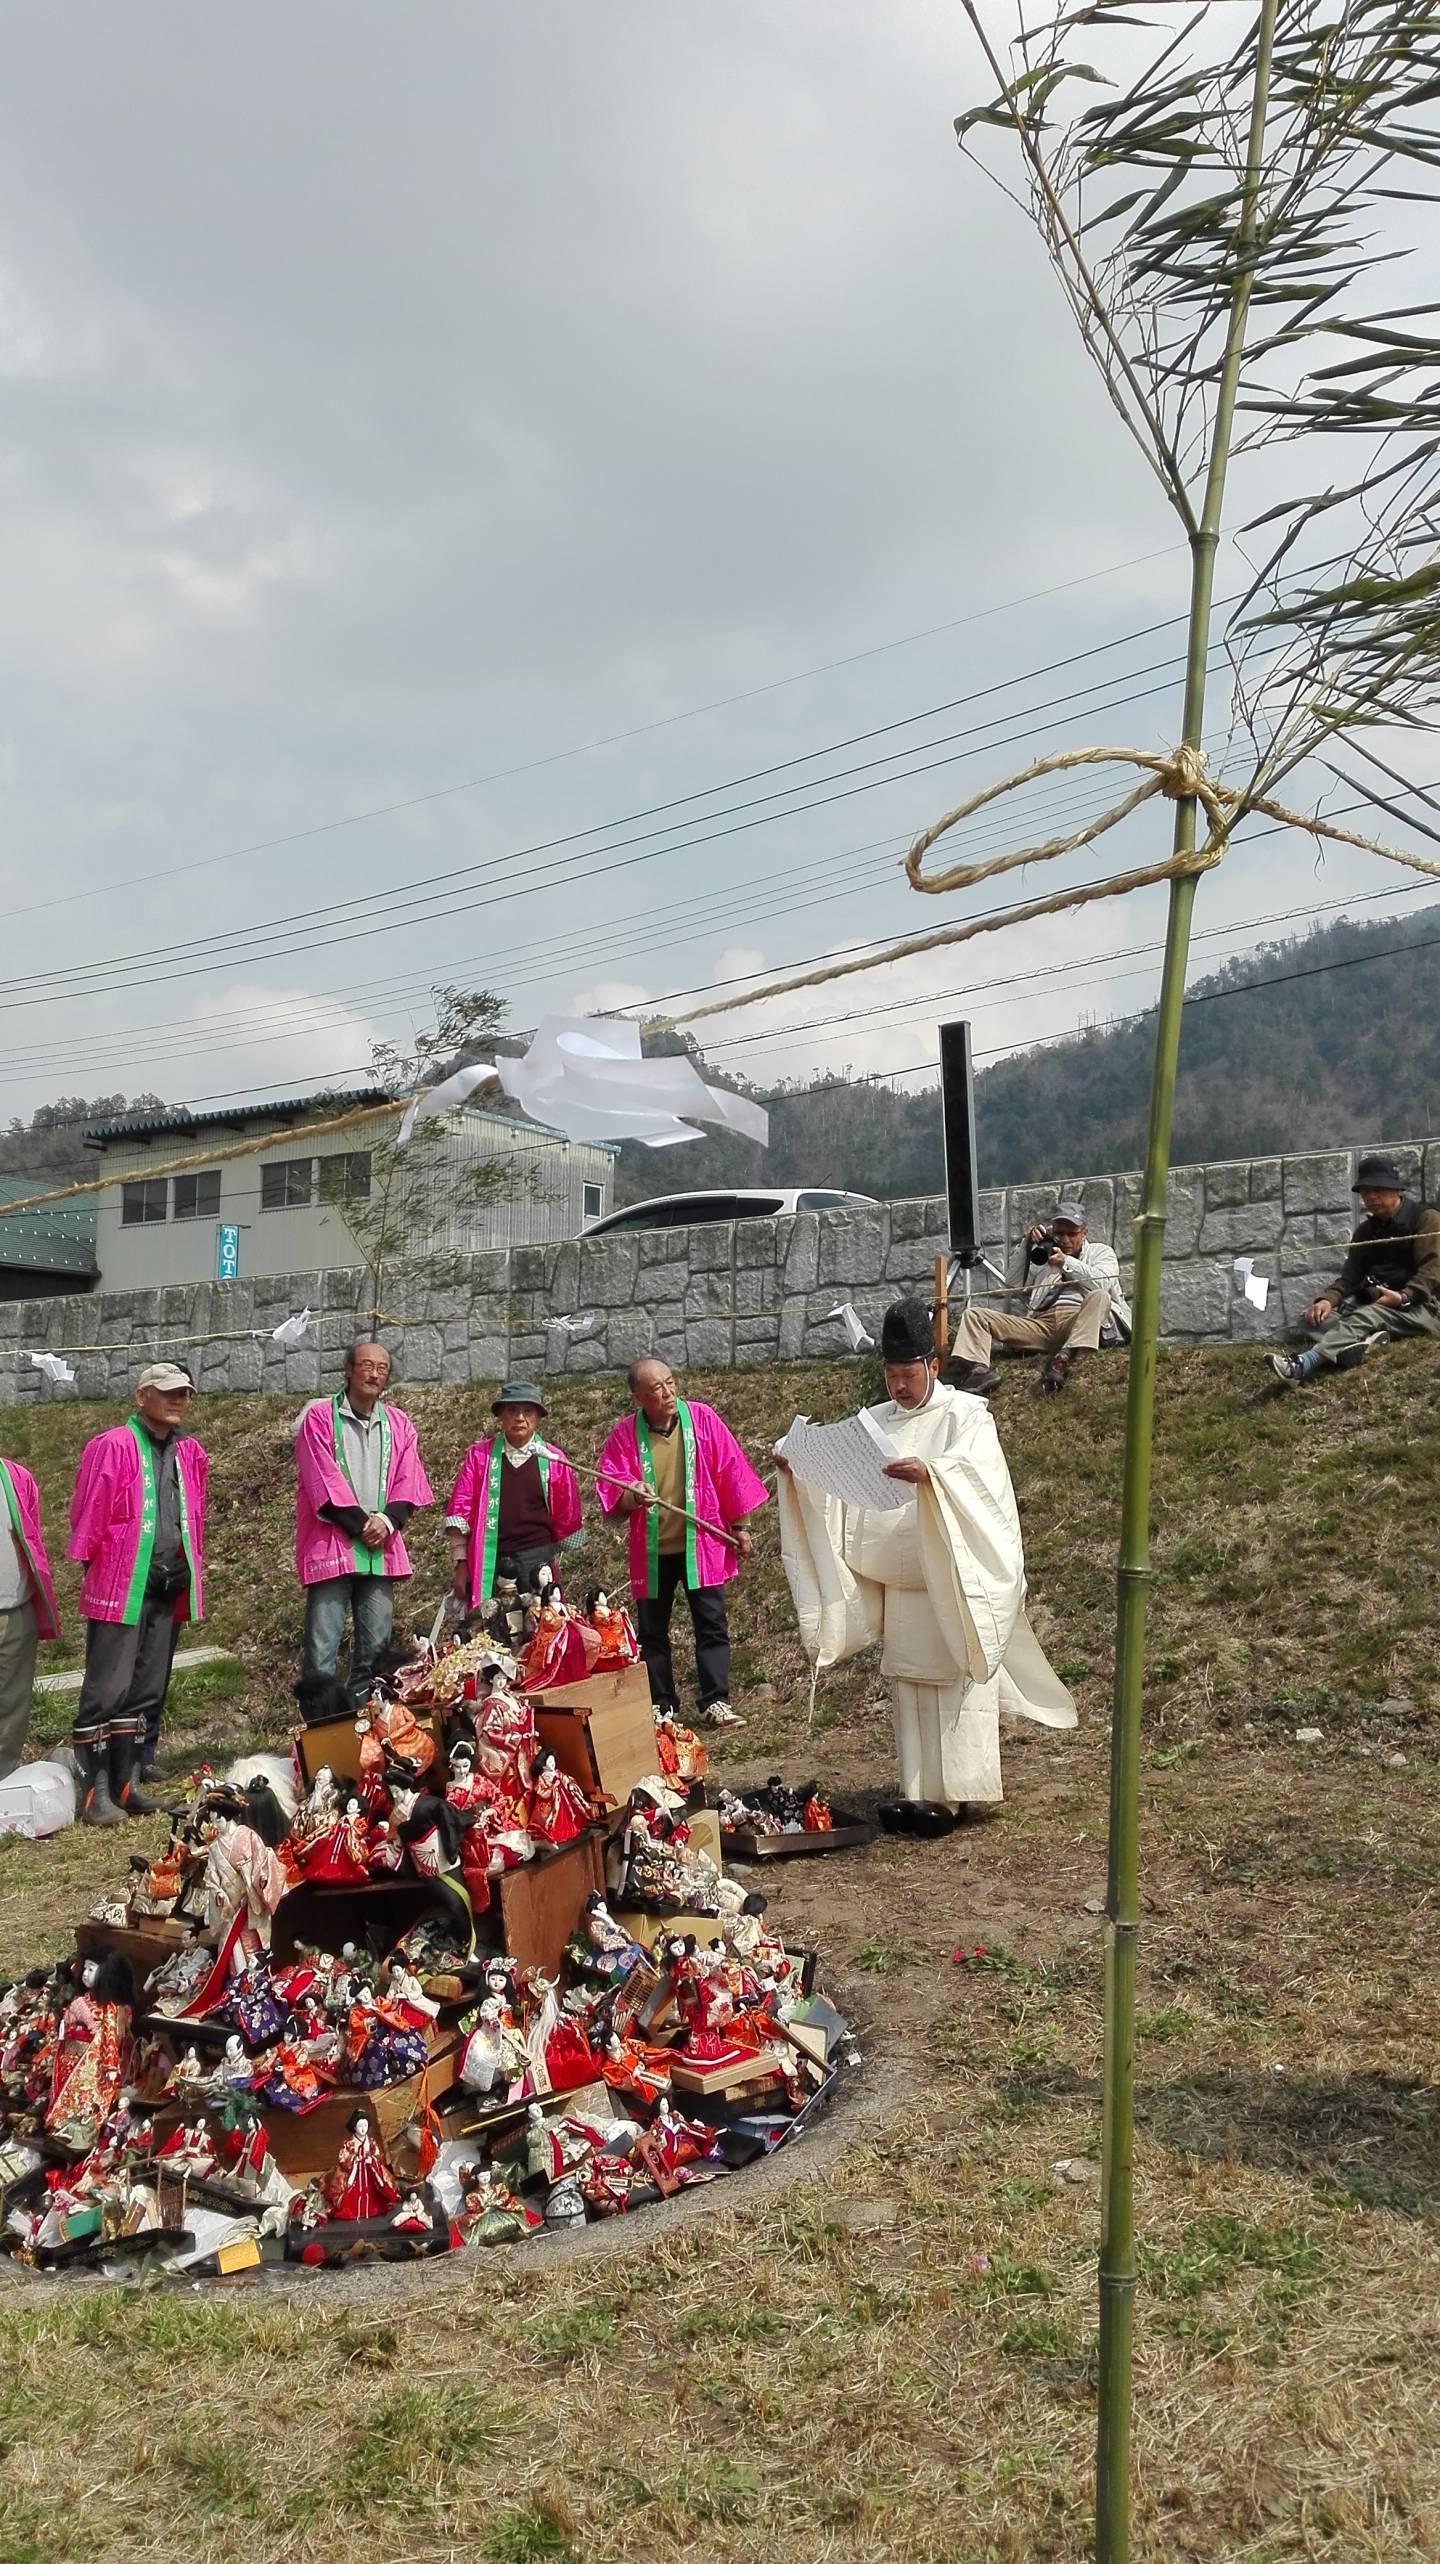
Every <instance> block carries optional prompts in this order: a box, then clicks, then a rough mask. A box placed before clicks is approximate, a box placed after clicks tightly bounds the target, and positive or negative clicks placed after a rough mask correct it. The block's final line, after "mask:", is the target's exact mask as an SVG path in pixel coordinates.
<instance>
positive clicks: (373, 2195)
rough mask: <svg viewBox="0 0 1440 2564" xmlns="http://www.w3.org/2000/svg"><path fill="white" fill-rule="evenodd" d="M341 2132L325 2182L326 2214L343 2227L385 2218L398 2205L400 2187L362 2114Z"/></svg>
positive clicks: (367, 2121)
mask: <svg viewBox="0 0 1440 2564" xmlns="http://www.w3.org/2000/svg"><path fill="white" fill-rule="evenodd" d="M345 2129H346V2132H345V2136H344V2138H343V2139H342V2141H341V2145H340V2151H339V2154H338V2155H337V2157H336V2160H335V2168H334V2171H333V2172H331V2173H330V2174H329V2175H328V2176H327V2178H326V2182H325V2198H326V2203H327V2205H328V2207H329V2210H330V2214H331V2216H332V2217H334V2218H336V2219H337V2220H343V2221H344V2222H345V2223H346V2224H356V2223H358V2222H359V2221H360V2220H361V2219H362V2218H365V2217H388V2216H389V2215H390V2214H391V2212H392V2211H393V2210H394V2209H396V2208H398V2207H399V2205H400V2185H399V2183H398V2182H397V2181H396V2179H395V2176H394V2174H393V2173H392V2171H391V2169H390V2166H389V2164H388V2163H387V2162H386V2160H385V2155H384V2150H383V2148H382V2147H381V2145H380V2142H379V2139H378V2138H377V2137H375V2136H374V2135H373V2134H372V2132H371V2127H370V2122H369V2119H368V2118H367V2117H366V2115H365V2112H364V2111H363V2110H357V2111H356V2112H355V2114H354V2116H353V2118H350V2119H348V2120H347V2121H346V2123H345Z"/></svg>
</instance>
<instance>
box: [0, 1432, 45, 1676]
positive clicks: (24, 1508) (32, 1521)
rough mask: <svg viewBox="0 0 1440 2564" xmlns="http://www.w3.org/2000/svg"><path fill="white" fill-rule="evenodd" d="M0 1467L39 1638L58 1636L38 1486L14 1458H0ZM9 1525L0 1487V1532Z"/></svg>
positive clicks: (8, 1514)
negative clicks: (8, 1488)
mask: <svg viewBox="0 0 1440 2564" xmlns="http://www.w3.org/2000/svg"><path fill="white" fill-rule="evenodd" d="M0 1469H3V1470H4V1472H5V1475H6V1476H7V1477H8V1479H9V1481H10V1485H11V1488H12V1489H13V1491H14V1496H15V1509H16V1511H17V1513H18V1514H19V1516H20V1546H21V1549H22V1551H23V1553H24V1558H25V1565H26V1567H27V1569H28V1570H29V1576H30V1601H31V1605H32V1607H33V1609H34V1613H35V1626H36V1628H37V1629H38V1630H39V1632H40V1635H41V1637H42V1638H58V1637H59V1635H60V1614H59V1611H58V1609H57V1607H56V1602H55V1586H54V1582H53V1579H52V1577H51V1574H50V1561H49V1559H48V1558H47V1557H46V1555H45V1535H44V1533H43V1531H42V1530H41V1528H40V1490H39V1488H38V1487H37V1486H36V1484H35V1481H34V1479H33V1478H32V1477H31V1475H30V1472H29V1470H28V1469H25V1468H22V1467H21V1464H20V1462H19V1461H18V1460H0ZM10 1528H12V1526H11V1523H10V1509H9V1506H8V1505H7V1504H6V1503H5V1498H4V1493H3V1491H0V1533H3V1532H4V1531H5V1530H7V1529H10Z"/></svg>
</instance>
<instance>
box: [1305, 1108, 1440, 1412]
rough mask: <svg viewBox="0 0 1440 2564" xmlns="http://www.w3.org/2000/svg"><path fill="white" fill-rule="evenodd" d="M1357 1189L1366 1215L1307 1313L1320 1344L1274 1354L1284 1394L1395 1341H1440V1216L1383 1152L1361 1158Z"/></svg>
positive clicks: (1306, 1316) (1356, 1172)
mask: <svg viewBox="0 0 1440 2564" xmlns="http://www.w3.org/2000/svg"><path fill="white" fill-rule="evenodd" d="M1352 1190H1353V1191H1354V1192H1356V1193H1357V1194H1358V1195H1359V1197H1360V1201H1361V1204H1362V1206H1363V1208H1364V1212H1365V1217H1364V1219H1363V1220H1362V1221H1361V1222H1360V1225H1359V1227H1358V1228H1357V1229H1356V1231H1355V1234H1354V1236H1353V1237H1352V1238H1351V1240H1350V1252H1349V1254H1348V1255H1347V1256H1346V1258H1345V1261H1344V1263H1343V1264H1342V1265H1341V1267H1340V1271H1339V1273H1338V1275H1337V1276H1336V1279H1335V1280H1334V1281H1333V1282H1332V1283H1331V1284H1330V1286H1329V1288H1328V1290H1324V1291H1322V1292H1321V1293H1320V1294H1319V1296H1318V1298H1316V1299H1314V1300H1312V1301H1311V1303H1310V1306H1309V1308H1308V1309H1306V1310H1304V1311H1303V1312H1302V1319H1303V1323H1304V1324H1305V1325H1306V1326H1307V1327H1315V1328H1316V1329H1318V1333H1317V1336H1316V1340H1315V1342H1314V1343H1313V1344H1312V1345H1308V1346H1307V1347H1306V1349H1305V1351H1304V1352H1303V1353H1272V1354H1271V1356H1270V1364H1271V1368H1272V1370H1273V1371H1274V1372H1275V1375H1276V1377H1277V1379H1280V1380H1283V1381H1284V1383H1285V1385H1286V1387H1287V1389H1288V1388H1295V1387H1297V1386H1298V1385H1299V1384H1300V1383H1301V1382H1302V1381H1305V1380H1313V1379H1314V1377H1315V1375H1316V1373H1317V1372H1319V1371H1324V1370H1340V1371H1348V1370H1350V1369H1351V1367H1352V1366H1353V1365H1354V1364H1355V1363H1357V1362H1363V1361H1364V1359H1365V1356H1366V1354H1367V1353H1369V1352H1370V1351H1372V1349H1373V1348H1374V1347H1375V1346H1376V1345H1377V1344H1388V1343H1391V1342H1393V1341H1394V1339H1395V1337H1396V1336H1401V1335H1440V1211H1433V1210H1431V1208H1430V1207H1429V1205H1428V1203H1425V1202H1422V1201H1420V1200H1419V1199H1418V1198H1417V1197H1416V1195H1414V1194H1413V1193H1411V1191H1410V1189H1409V1186H1408V1184H1407V1183H1406V1180H1405V1177H1404V1175H1403V1174H1402V1172H1401V1170H1400V1168H1399V1167H1398V1166H1397V1165H1396V1163H1395V1160H1394V1158H1393V1157H1386V1156H1384V1155H1382V1154H1381V1153H1380V1152H1379V1151H1378V1150H1372V1151H1370V1153H1369V1154H1368V1155H1367V1156H1365V1157H1362V1158H1361V1160H1360V1163H1359V1166H1358V1167H1357V1168H1356V1170H1355V1182H1354V1185H1353V1187H1352Z"/></svg>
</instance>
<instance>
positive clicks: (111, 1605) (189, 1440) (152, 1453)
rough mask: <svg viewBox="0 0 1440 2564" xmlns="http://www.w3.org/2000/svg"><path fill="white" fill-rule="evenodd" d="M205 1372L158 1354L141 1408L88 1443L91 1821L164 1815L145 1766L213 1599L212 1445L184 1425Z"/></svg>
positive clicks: (83, 1697) (73, 1507)
mask: <svg viewBox="0 0 1440 2564" xmlns="http://www.w3.org/2000/svg"><path fill="white" fill-rule="evenodd" d="M193 1391H194V1383H193V1381H192V1380H191V1377H190V1374H189V1372H188V1371H187V1370H186V1369H185V1367H184V1365H183V1363H179V1362H152V1363H150V1364H149V1365H148V1366H147V1368H146V1369H145V1370H143V1371H142V1372H141V1374H140V1377H139V1379H138V1381H137V1382H136V1385H135V1413H134V1414H133V1415H132V1416H129V1417H127V1419H126V1421H125V1423H124V1424H117V1425H113V1426H112V1427H111V1429H110V1431H109V1432H108V1433H97V1434H96V1435H95V1436H94V1438H93V1440H91V1441H89V1442H87V1443H86V1445H85V1448H84V1450H83V1451H82V1452H81V1454H80V1469H79V1474H78V1476H77V1478H76V1480H75V1493H74V1495H73V1496H72V1497H71V1499H70V1555H71V1557H72V1558H78V1559H79V1560H80V1561H81V1562H82V1563H83V1565H84V1569H85V1581H84V1583H83V1584H82V1586H81V1588H80V1609H81V1612H82V1613H83V1615H84V1619H85V1674H84V1679H83V1681H82V1683H81V1685H80V1701H79V1706H78V1707H77V1709H76V1712H75V1733H74V1750H75V1764H76V1769H77V1771H78V1772H79V1775H80V1814H81V1817H82V1819H83V1820H84V1822H85V1823H86V1824H87V1825H118V1824H119V1822H120V1820H121V1817H122V1815H123V1816H153V1815H154V1813H155V1811H156V1807H157V1804H158V1802H157V1801H156V1800H155V1799H153V1798H149V1797H147V1796H146V1794H145V1792H144V1791H143V1790H142V1789H141V1787H140V1783H139V1779H138V1777H137V1774H138V1772H139V1768H140V1764H141V1760H142V1757H143V1759H144V1761H145V1763H146V1764H147V1765H151V1764H153V1762H154V1757H155V1749H156V1745H157V1742H158V1739H159V1733H160V1713H161V1711H162V1710H163V1708H164V1706H165V1694H166V1692H167V1691H168V1690H169V1688H170V1669H171V1666H172V1664H173V1663H174V1659H175V1641H176V1639H177V1638H178V1637H179V1635H180V1629H181V1624H182V1623H183V1622H184V1621H187V1620H199V1619H200V1618H201V1617H202V1614H203V1610H204V1600H205V1595H204V1575H205V1482H206V1479H207V1478H208V1476H209V1472H210V1462H209V1459H208V1457H207V1455H206V1453H205V1452H204V1451H203V1450H202V1449H201V1447H200V1444H199V1443H198V1442H197V1441H196V1440H195V1439H194V1437H193V1435H191V1434H188V1433H182V1432H181V1431H180V1426H181V1424H182V1423H183V1422H184V1420H185V1417H186V1415H187V1414H188V1412H189V1407H190V1399H191V1397H192V1395H193Z"/></svg>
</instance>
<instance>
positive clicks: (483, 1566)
mask: <svg viewBox="0 0 1440 2564" xmlns="http://www.w3.org/2000/svg"><path fill="white" fill-rule="evenodd" d="M525 1456H526V1459H527V1460H528V1459H530V1458H531V1457H532V1456H533V1458H534V1459H536V1460H537V1461H538V1462H539V1464H540V1492H541V1494H542V1495H543V1497H544V1499H545V1502H546V1504H547V1506H548V1504H549V1502H550V1449H549V1445H548V1444H547V1443H544V1442H542V1441H541V1439H540V1436H539V1434H538V1433H537V1434H534V1435H532V1436H531V1441H530V1449H529V1451H528V1452H527V1453H526V1455H525ZM518 1465H523V1464H518ZM504 1467H505V1436H504V1434H503V1433H492V1435H491V1436H490V1466H489V1468H488V1469H487V1471H486V1473H485V1546H484V1549H483V1550H482V1552H481V1557H480V1600H481V1601H482V1602H488V1601H489V1600H490V1597H491V1595H492V1594H493V1593H494V1591H495V1556H496V1552H497V1550H498V1549H499V1546H500V1489H501V1485H502V1483H503V1474H502V1473H503V1471H504Z"/></svg>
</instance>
